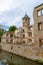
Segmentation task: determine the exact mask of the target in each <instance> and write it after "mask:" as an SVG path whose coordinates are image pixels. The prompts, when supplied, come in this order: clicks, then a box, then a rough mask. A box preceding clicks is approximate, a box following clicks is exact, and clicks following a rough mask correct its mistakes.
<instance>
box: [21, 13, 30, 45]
mask: <svg viewBox="0 0 43 65" xmlns="http://www.w3.org/2000/svg"><path fill="white" fill-rule="evenodd" d="M22 23H23V29H22V34H23V43H25V44H27V43H28V30H29V29H28V27H29V26H30V18H29V17H28V15H27V14H25V16H24V17H23V18H22Z"/></svg>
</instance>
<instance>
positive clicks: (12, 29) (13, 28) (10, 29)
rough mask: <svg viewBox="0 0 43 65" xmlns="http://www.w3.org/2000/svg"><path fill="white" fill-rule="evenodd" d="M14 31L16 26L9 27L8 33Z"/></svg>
mask: <svg viewBox="0 0 43 65" xmlns="http://www.w3.org/2000/svg"><path fill="white" fill-rule="evenodd" d="M16 29H17V28H16V26H10V27H9V30H8V31H9V32H11V31H15V30H16Z"/></svg>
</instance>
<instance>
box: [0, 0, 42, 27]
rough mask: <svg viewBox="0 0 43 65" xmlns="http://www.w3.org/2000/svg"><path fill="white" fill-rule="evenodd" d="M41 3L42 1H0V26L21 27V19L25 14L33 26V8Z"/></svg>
mask: <svg viewBox="0 0 43 65" xmlns="http://www.w3.org/2000/svg"><path fill="white" fill-rule="evenodd" d="M41 3H43V0H0V24H3V25H5V26H11V25H16V26H17V27H21V26H22V17H23V16H24V15H25V12H27V14H28V16H29V17H30V22H31V24H33V22H34V21H33V11H34V7H36V6H38V5H40V4H41Z"/></svg>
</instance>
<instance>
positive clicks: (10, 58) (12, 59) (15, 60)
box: [0, 51, 43, 65]
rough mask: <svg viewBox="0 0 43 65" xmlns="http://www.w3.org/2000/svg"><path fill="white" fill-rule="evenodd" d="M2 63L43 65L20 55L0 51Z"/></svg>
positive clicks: (4, 64) (8, 64)
mask: <svg viewBox="0 0 43 65" xmlns="http://www.w3.org/2000/svg"><path fill="white" fill-rule="evenodd" d="M0 65H43V64H39V63H36V62H34V61H31V60H28V59H26V58H23V57H20V56H18V55H15V54H12V53H9V52H6V51H1V52H0Z"/></svg>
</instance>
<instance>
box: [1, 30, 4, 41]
mask: <svg viewBox="0 0 43 65" xmlns="http://www.w3.org/2000/svg"><path fill="white" fill-rule="evenodd" d="M3 32H4V29H0V42H1V37H2V35H3Z"/></svg>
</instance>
